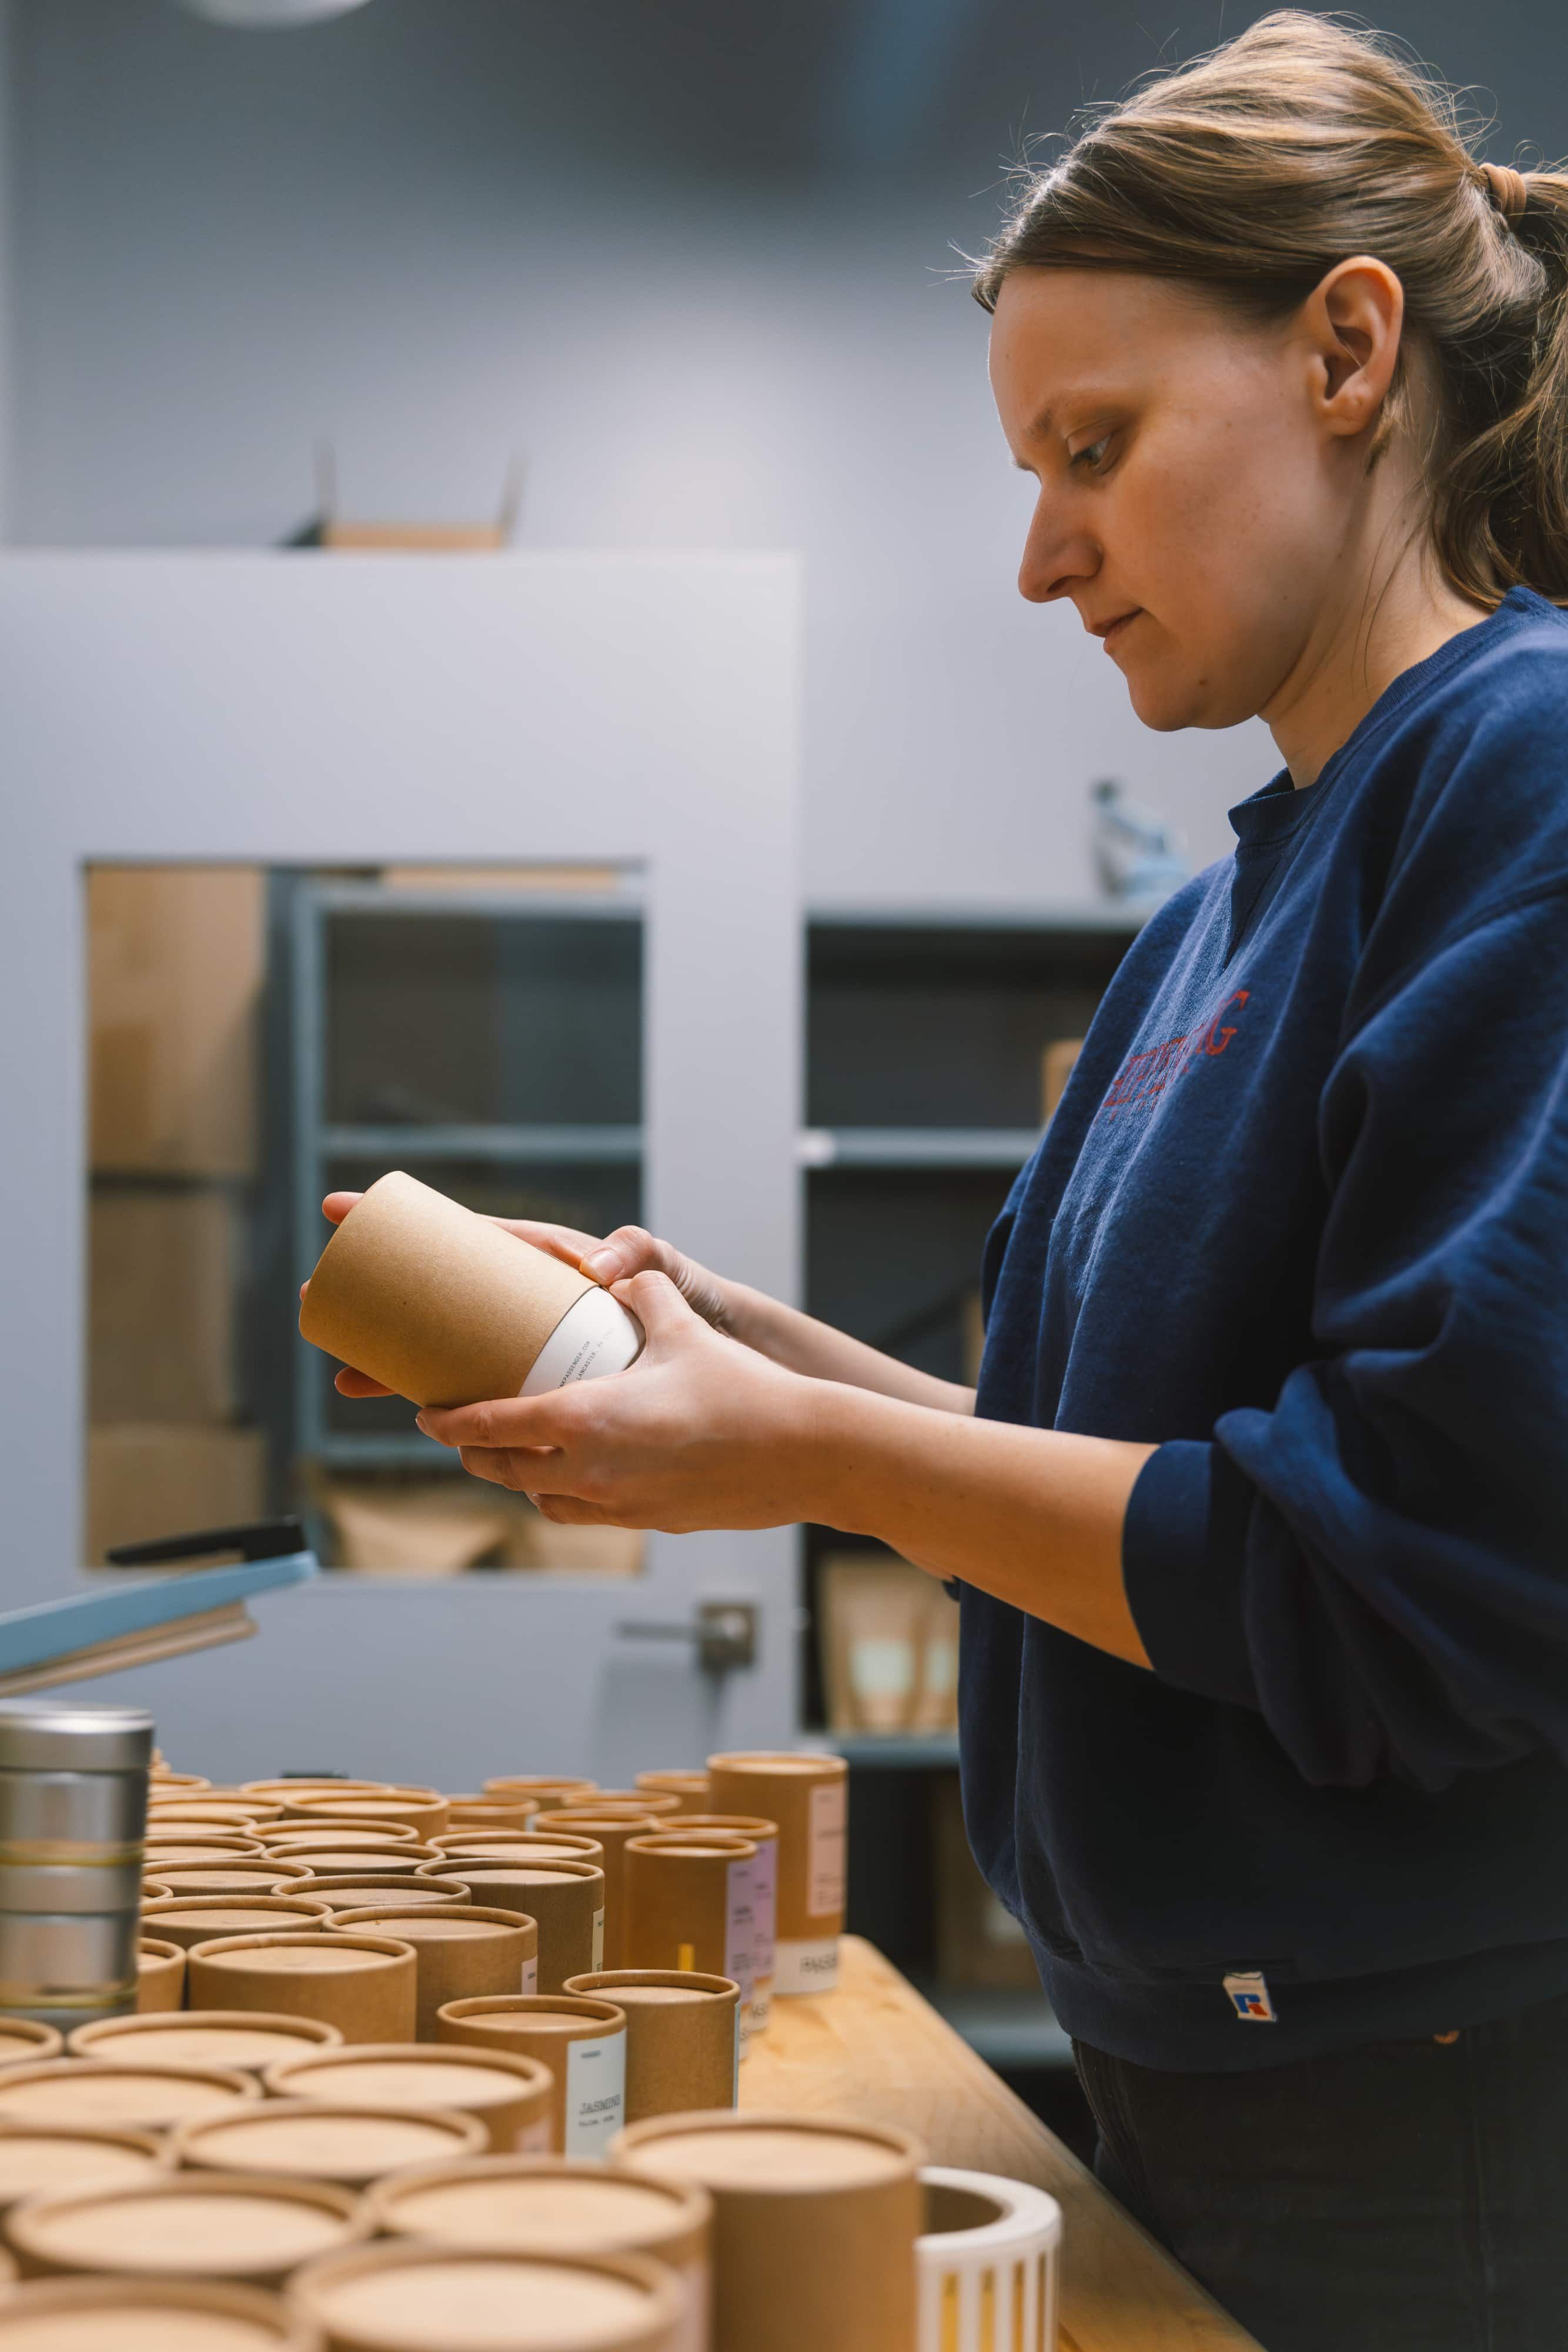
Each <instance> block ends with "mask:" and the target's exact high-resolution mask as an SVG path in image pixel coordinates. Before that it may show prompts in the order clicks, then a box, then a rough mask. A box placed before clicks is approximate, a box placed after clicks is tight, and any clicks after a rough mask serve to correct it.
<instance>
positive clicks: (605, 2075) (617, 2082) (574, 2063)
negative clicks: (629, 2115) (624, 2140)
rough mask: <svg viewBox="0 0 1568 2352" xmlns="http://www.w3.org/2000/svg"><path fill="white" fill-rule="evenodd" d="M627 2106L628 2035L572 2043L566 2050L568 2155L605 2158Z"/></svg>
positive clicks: (608, 2035) (613, 2035) (565, 2152)
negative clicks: (603, 2156)
mask: <svg viewBox="0 0 1568 2352" xmlns="http://www.w3.org/2000/svg"><path fill="white" fill-rule="evenodd" d="M625 2105H626V2036H625V2033H624V2032H621V2033H607V2034H605V2035H604V2037H603V2038H602V2040H601V2041H594V2042H568V2044H567V2051H566V2147H565V2149H564V2151H563V2153H564V2154H566V2155H567V2156H602V2155H603V2154H604V2152H605V2150H606V2148H607V2147H609V2145H610V2143H611V2141H612V2139H613V2138H614V2137H615V2135H616V2133H617V2132H618V2131H619V2130H620V2128H621V2118H622V2110H623V2109H624V2107H625Z"/></svg>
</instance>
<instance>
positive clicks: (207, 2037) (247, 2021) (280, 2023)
mask: <svg viewBox="0 0 1568 2352" xmlns="http://www.w3.org/2000/svg"><path fill="white" fill-rule="evenodd" d="M342 2042H343V2037H342V2035H341V2034H340V2032H339V2031H338V2029H337V2027H336V2026H335V2025H323V2024H322V2023H321V2021H320V2020H319V2018H314V2017H282V2016H268V2015H267V2014H266V2013H265V2011H259V2010H249V2009H183V2010H180V2011H172V2012H168V2013H166V2014H164V2015H162V2016H154V2017H113V2018H105V2019H103V2020H102V2021H100V2023H99V2024H98V2025H78V2028H77V2030H76V2032H74V2033H73V2034H72V2036H71V2056H72V2057H73V2058H106V2059H109V2060H110V2061H112V2062H113V2063H116V2064H119V2065H139V2064H141V2063H143V2062H144V2061H150V2062H151V2063H152V2064H154V2065H158V2066H206V2067H212V2066H219V2067H222V2068H223V2069H224V2070H225V2072H226V2073H229V2074H249V2075H252V2076H254V2078H255V2079H256V2082H257V2083H259V2082H260V2080H261V2078H262V2076H263V2075H264V2074H266V2072H267V2068H268V2067H269V2066H277V2065H281V2064H282V2063H283V2062H284V2060H285V2059H287V2058H312V2057H314V2056H315V2054H316V2053H317V2052H318V2051H319V2050H337V2049H340V2048H341V2047H342Z"/></svg>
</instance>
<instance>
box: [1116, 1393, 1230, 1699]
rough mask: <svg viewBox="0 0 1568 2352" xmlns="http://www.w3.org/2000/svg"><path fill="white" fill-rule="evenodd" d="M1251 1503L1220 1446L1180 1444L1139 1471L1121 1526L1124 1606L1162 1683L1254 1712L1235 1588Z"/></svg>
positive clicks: (1161, 1449) (1162, 1450)
mask: <svg viewBox="0 0 1568 2352" xmlns="http://www.w3.org/2000/svg"><path fill="white" fill-rule="evenodd" d="M1254 1499H1255V1490H1254V1488H1253V1487H1252V1486H1251V1485H1250V1484H1249V1481H1248V1480H1247V1479H1246V1478H1244V1477H1243V1476H1242V1475H1241V1473H1240V1471H1239V1470H1238V1468H1237V1467H1236V1465H1235V1464H1234V1463H1233V1462H1232V1461H1231V1459H1230V1457H1229V1455H1228V1454H1226V1453H1224V1452H1222V1451H1221V1449H1220V1448H1219V1447H1218V1445H1213V1444H1202V1443H1200V1442H1197V1441H1195V1440H1192V1439H1187V1438H1177V1439H1175V1440H1173V1441H1172V1442H1171V1443H1170V1444H1167V1445H1161V1446H1156V1448H1155V1451H1154V1453H1153V1454H1150V1456H1149V1458H1148V1460H1147V1461H1146V1462H1145V1465H1144V1466H1143V1468H1142V1470H1140V1471H1139V1473H1138V1476H1137V1480H1136V1483H1135V1484H1134V1487H1133V1491H1132V1494H1131V1495H1130V1496H1129V1497H1128V1500H1127V1516H1126V1520H1125V1523H1124V1527H1123V1530H1122V1574H1123V1579H1124V1583H1125V1586H1126V1591H1127V1606H1128V1608H1129V1609H1130V1610H1131V1611H1132V1612H1133V1622H1134V1624H1135V1625H1136V1627H1137V1629H1138V1633H1139V1635H1140V1637H1141V1638H1142V1641H1143V1644H1144V1647H1145V1650H1146V1651H1147V1652H1148V1654H1149V1664H1151V1665H1152V1666H1153V1668H1154V1670H1155V1674H1156V1675H1158V1676H1159V1677H1160V1680H1161V1681H1162V1682H1167V1683H1174V1684H1176V1686H1177V1687H1178V1689H1181V1690H1187V1691H1194V1692H1196V1693H1197V1695H1198V1696H1200V1697H1202V1698H1217V1699H1224V1700H1227V1701H1228V1702H1229V1703H1230V1704H1231V1705H1232V1706H1250V1707H1256V1706H1258V1704H1259V1700H1258V1685H1257V1681H1256V1678H1255V1676H1254V1675H1253V1672H1252V1661H1251V1658H1250V1657H1249V1654H1248V1649H1247V1636H1246V1633H1245V1630H1244V1628H1243V1625H1242V1616H1241V1582H1242V1570H1243V1568H1244V1566H1245V1563H1246V1554H1247V1524H1248V1520H1249V1517H1250V1515H1251V1509H1252V1504H1253V1501H1254Z"/></svg>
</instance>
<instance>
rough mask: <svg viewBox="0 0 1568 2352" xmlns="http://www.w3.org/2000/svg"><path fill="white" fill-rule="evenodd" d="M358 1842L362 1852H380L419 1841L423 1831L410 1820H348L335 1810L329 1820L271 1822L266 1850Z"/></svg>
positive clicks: (286, 1850) (292, 1850) (289, 1850)
mask: <svg viewBox="0 0 1568 2352" xmlns="http://www.w3.org/2000/svg"><path fill="white" fill-rule="evenodd" d="M356 1843H357V1850H358V1851H359V1852H360V1853H380V1852H381V1850H382V1847H383V1846H389V1845H392V1846H398V1845H417V1844H418V1843H419V1832H418V1831H417V1830H416V1829H413V1828H411V1827H410V1825H409V1823H408V1822H345V1821H341V1820H340V1819H339V1817H338V1815H337V1814H334V1815H333V1816H332V1819H331V1820H330V1821H329V1822H298V1821H296V1822H277V1824H275V1825H272V1826H269V1827H268V1829H267V1844H266V1851H267V1853H282V1854H288V1853H298V1854H301V1855H303V1854H308V1853H313V1852H314V1851H315V1849H316V1848H317V1847H318V1846H325V1847H331V1846H351V1845H356Z"/></svg>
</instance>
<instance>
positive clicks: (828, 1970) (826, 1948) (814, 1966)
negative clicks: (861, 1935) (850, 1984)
mask: <svg viewBox="0 0 1568 2352" xmlns="http://www.w3.org/2000/svg"><path fill="white" fill-rule="evenodd" d="M838 1980H839V1939H838V1937H836V1936H824V1937H821V1938H820V1939H817V1938H813V1939H810V1940H801V1941H799V1942H794V1941H791V1939H790V1938H789V1937H788V1936H781V1937H779V1951H778V1967H777V1969H776V1970H775V1972H774V1977H773V1990H774V1991H775V1992H777V1993H800V1992H831V1991H832V1990H833V1987H834V1986H835V1985H836V1984H837V1982H838Z"/></svg>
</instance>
